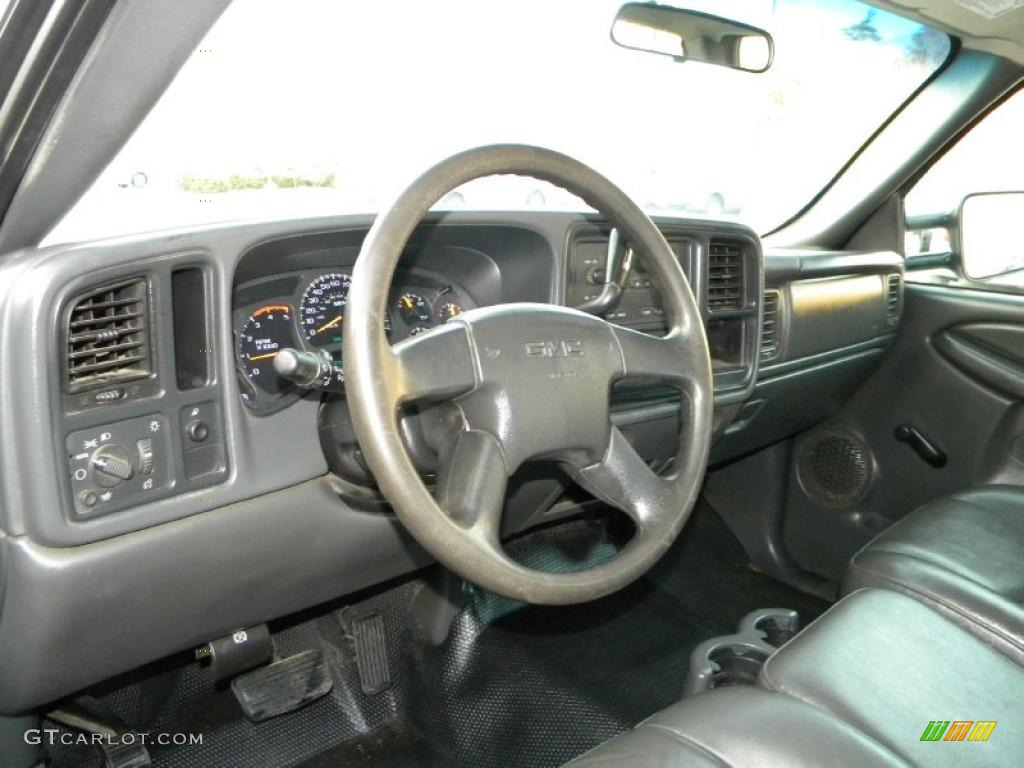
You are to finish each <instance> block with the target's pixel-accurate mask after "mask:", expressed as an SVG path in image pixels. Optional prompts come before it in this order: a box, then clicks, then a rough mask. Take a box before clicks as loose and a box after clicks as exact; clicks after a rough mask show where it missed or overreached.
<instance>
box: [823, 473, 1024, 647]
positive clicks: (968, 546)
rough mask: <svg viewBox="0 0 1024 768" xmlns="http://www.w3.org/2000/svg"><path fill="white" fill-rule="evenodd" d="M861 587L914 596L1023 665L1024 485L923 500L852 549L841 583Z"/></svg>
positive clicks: (845, 587) (850, 589)
mask: <svg viewBox="0 0 1024 768" xmlns="http://www.w3.org/2000/svg"><path fill="white" fill-rule="evenodd" d="M863 587H885V588H887V589H893V590H897V591H900V592H903V593H905V594H908V595H911V596H913V597H915V598H916V599H918V600H921V601H923V602H925V603H926V604H928V605H929V606H931V607H933V608H935V609H936V610H937V611H939V612H941V613H943V614H944V615H946V616H947V617H949V618H950V619H952V620H953V621H955V622H956V623H958V624H960V625H962V626H964V627H965V628H966V629H968V630H969V631H971V632H973V633H974V634H976V635H978V636H979V637H980V638H981V639H982V640H984V641H985V642H986V643H988V644H990V645H992V646H993V647H995V648H997V649H999V650H1000V651H1001V652H1002V653H1004V654H1006V655H1007V656H1009V657H1010V658H1011V659H1013V660H1014V661H1016V662H1017V663H1018V664H1022V665H1024V488H1017V487H1013V486H990V487H987V488H981V489H977V490H972V491H967V492H965V493H959V494H956V495H953V496H949V497H946V498H943V499H939V500H937V501H933V502H930V503H928V504H925V505H924V506H923V507H920V508H919V509H917V510H916V511H914V512H912V513H911V514H909V515H908V516H907V517H905V518H904V519H902V520H900V521H899V522H897V523H896V524H894V525H893V526H892V527H890V528H889V529H888V530H886V531H884V532H883V533H882V534H881V535H879V536H878V537H876V538H875V539H874V540H873V541H871V542H870V543H869V544H868V545H867V546H866V547H864V548H863V549H862V550H861V551H860V552H858V553H857V554H856V555H854V557H853V559H852V560H851V562H850V568H849V571H848V572H847V575H846V579H845V582H844V585H843V590H844V592H846V593H849V592H853V591H855V590H858V589H861V588H863Z"/></svg>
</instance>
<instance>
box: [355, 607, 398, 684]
mask: <svg viewBox="0 0 1024 768" xmlns="http://www.w3.org/2000/svg"><path fill="white" fill-rule="evenodd" d="M352 637H353V639H354V640H355V646H356V666H357V667H358V668H359V687H360V688H361V689H362V691H363V693H365V694H367V695H369V696H372V695H373V694H375V693H381V692H383V691H386V690H387V689H388V688H390V687H391V665H390V664H389V663H388V645H387V636H386V635H385V633H384V617H383V616H381V615H380V613H379V612H377V611H374V612H373V613H368V614H365V615H363V616H360V617H358V618H356V619H355V620H354V621H353V622H352Z"/></svg>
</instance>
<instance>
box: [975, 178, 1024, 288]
mask: <svg viewBox="0 0 1024 768" xmlns="http://www.w3.org/2000/svg"><path fill="white" fill-rule="evenodd" d="M1022 221H1024V192H988V193H983V194H975V195H968V196H967V197H965V198H964V201H963V203H962V204H961V206H960V258H961V260H962V263H963V268H964V274H966V275H967V277H969V278H971V279H973V280H982V279H985V278H991V277H996V276H998V275H1005V274H1008V273H1010V272H1019V271H1021V270H1024V238H1022V237H1021V230H1020V227H1021V224H1020V223H1021V222H1022Z"/></svg>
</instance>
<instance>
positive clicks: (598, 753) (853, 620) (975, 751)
mask: <svg viewBox="0 0 1024 768" xmlns="http://www.w3.org/2000/svg"><path fill="white" fill-rule="evenodd" d="M758 685H759V687H758V688H753V687H748V688H734V689H722V690H717V691H711V692H709V693H706V694H700V695H698V696H696V697H694V698H692V699H689V700H686V701H684V702H682V703H680V704H677V705H675V706H673V707H671V708H669V709H668V710H666V711H665V712H662V713H660V714H658V715H655V716H654V717H653V718H651V719H649V720H648V721H646V722H645V723H642V724H641V725H640V726H638V727H637V728H636V729H635V730H633V731H632V732H630V733H627V734H624V735H622V736H619V737H617V738H615V739H613V740H612V741H610V742H608V743H607V744H605V745H603V746H601V747H599V748H598V749H596V750H593V751H592V752H590V753H588V754H586V755H584V756H583V757H581V758H578V759H577V760H575V761H574V762H572V763H570V764H569V765H570V766H571V767H572V768H593V767H595V766H605V767H606V766H613V765H614V766H640V767H641V768H653V767H654V766H664V767H666V768H667V767H668V766H717V767H718V768H722V766H767V767H771V766H804V765H806V766H812V765H813V766H833V765H834V766H882V765H885V766H892V765H910V766H928V767H929V768H932V767H933V766H934V767H935V768H944V766H949V767H950V768H954V766H955V768H971V767H972V766H1017V765H1020V761H1021V755H1024V728H1020V727H1019V720H1020V717H1021V713H1022V712H1024V670H1022V669H1021V668H1020V667H1018V666H1017V665H1016V664H1014V663H1013V662H1011V661H1010V660H1008V659H1007V658H1006V657H1005V656H1004V655H1002V654H1001V653H998V652H996V651H994V650H993V649H992V648H990V647H989V646H987V645H986V644H985V643H983V642H981V641H980V640H979V639H978V638H977V637H975V636H973V635H972V634H970V633H968V632H965V631H964V630H963V629H962V628H961V627H959V626H957V625H956V624H954V623H952V622H950V621H949V620H947V619H946V618H945V617H943V616H942V615H940V614H938V613H936V612H935V611H933V610H932V609H931V608H929V607H927V606H925V605H924V604H922V603H921V602H919V601H917V600H915V599H913V598H910V597H907V596H906V595H903V594H900V593H898V592H891V591H887V590H862V591H859V592H856V593H854V594H852V595H850V596H848V597H846V598H844V599H843V600H841V601H840V602H838V603H837V604H836V605H835V606H833V607H832V608H831V609H830V610H829V611H828V612H827V613H826V614H825V615H824V616H822V617H821V618H820V619H818V620H817V621H815V622H814V623H813V624H811V625H810V626H809V627H808V628H807V629H805V630H804V631H803V632H801V633H800V634H798V635H797V636H796V637H795V638H794V639H793V640H791V641H790V642H789V643H787V644H786V645H785V646H784V647H783V648H781V649H780V650H779V651H778V652H777V653H775V654H774V655H773V656H772V657H771V658H770V659H769V660H768V662H767V663H766V664H765V666H764V668H763V670H762V673H761V677H760V680H759V684H758ZM934 720H940V721H950V723H951V724H952V723H953V722H954V721H957V720H960V721H968V720H973V721H982V720H984V721H996V723H997V724H996V726H995V728H994V730H993V731H992V732H991V735H990V737H989V739H988V740H987V741H974V742H971V741H966V742H957V743H949V742H934V741H921V738H922V735H923V734H924V732H925V730H926V729H927V728H928V726H929V723H930V722H931V721H934ZM951 727H952V725H951ZM957 732H959V731H957Z"/></svg>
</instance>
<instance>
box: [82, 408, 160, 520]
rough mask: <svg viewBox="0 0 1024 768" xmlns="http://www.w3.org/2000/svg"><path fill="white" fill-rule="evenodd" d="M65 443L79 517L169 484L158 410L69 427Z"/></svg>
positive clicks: (152, 496) (117, 506) (120, 505)
mask: <svg viewBox="0 0 1024 768" xmlns="http://www.w3.org/2000/svg"><path fill="white" fill-rule="evenodd" d="M66 448H67V451H68V469H69V472H70V475H71V492H72V496H73V498H74V510H75V517H76V518H77V519H79V520H82V519H86V518H88V517H92V516H94V515H100V514H106V513H108V512H114V511H116V510H118V509H124V508H125V507H128V506H132V505H134V504H139V503H141V502H143V501H146V500H149V499H155V498H159V497H160V496H164V495H166V494H167V491H169V490H170V489H172V488H173V487H174V481H175V478H174V474H173V471H172V468H171V461H170V454H171V444H170V439H169V436H168V426H167V419H166V418H165V417H164V416H163V415H162V414H159V413H154V414H149V415H147V416H141V417H139V418H135V419H128V420H126V421H119V422H114V423H113V424H104V425H102V426H99V427H94V428H92V429H83V430H80V431H78V432H72V433H71V434H70V435H68V436H67V443H66Z"/></svg>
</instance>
